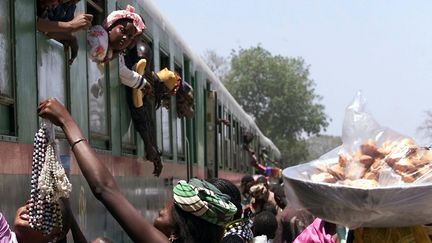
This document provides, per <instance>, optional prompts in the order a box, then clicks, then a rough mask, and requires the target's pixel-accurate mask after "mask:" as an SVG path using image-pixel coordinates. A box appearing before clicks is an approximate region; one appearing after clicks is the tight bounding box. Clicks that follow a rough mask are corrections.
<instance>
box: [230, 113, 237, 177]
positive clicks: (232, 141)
mask: <svg viewBox="0 0 432 243" xmlns="http://www.w3.org/2000/svg"><path fill="white" fill-rule="evenodd" d="M236 127H237V121H236V119H235V118H233V119H232V126H231V130H232V140H231V146H232V148H233V150H232V154H233V155H232V167H233V169H235V170H237V168H238V167H237V165H238V148H237V143H236V140H237V139H236V134H237V133H236Z"/></svg>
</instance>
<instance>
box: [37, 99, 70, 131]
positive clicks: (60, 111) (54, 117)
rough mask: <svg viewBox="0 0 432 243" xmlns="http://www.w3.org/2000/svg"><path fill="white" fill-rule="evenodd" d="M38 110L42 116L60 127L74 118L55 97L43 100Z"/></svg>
mask: <svg viewBox="0 0 432 243" xmlns="http://www.w3.org/2000/svg"><path fill="white" fill-rule="evenodd" d="M37 112H38V115H39V116H40V117H42V118H45V119H48V120H50V121H51V122H52V123H53V124H55V125H57V126H59V127H63V125H64V124H65V122H66V121H67V120H70V119H72V117H71V115H70V114H69V112H68V111H67V110H66V108H65V107H64V106H63V105H62V104H61V103H60V102H59V101H58V100H57V99H55V98H48V99H46V100H44V101H42V102H41V103H40V104H39V106H38V109H37Z"/></svg>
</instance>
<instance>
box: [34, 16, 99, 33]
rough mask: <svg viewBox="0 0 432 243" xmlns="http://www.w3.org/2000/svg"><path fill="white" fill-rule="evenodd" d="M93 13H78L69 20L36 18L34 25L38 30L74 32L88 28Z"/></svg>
mask: <svg viewBox="0 0 432 243" xmlns="http://www.w3.org/2000/svg"><path fill="white" fill-rule="evenodd" d="M92 20H93V15H91V14H80V15H78V16H76V17H75V18H74V19H73V20H71V21H69V22H61V21H51V20H49V19H44V18H38V20H37V23H36V27H37V30H38V31H40V32H46V33H53V32H75V31H79V30H82V29H88V28H89V27H90V26H91V22H92Z"/></svg>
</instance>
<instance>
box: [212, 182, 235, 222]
mask: <svg viewBox="0 0 432 243" xmlns="http://www.w3.org/2000/svg"><path fill="white" fill-rule="evenodd" d="M207 181H208V182H210V183H211V184H213V186H215V187H216V188H217V189H219V191H221V192H222V193H224V194H226V195H228V196H229V197H230V201H231V202H232V203H233V204H234V205H235V206H236V207H237V212H236V213H235V215H234V217H233V220H236V219H239V218H241V215H242V211H243V210H242V205H241V194H240V190H239V189H238V188H237V187H236V185H234V184H233V183H232V182H231V181H229V180H225V179H221V178H211V179H207Z"/></svg>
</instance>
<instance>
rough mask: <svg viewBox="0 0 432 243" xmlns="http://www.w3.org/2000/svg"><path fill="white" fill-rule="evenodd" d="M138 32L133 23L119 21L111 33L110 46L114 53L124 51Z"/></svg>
mask: <svg viewBox="0 0 432 243" xmlns="http://www.w3.org/2000/svg"><path fill="white" fill-rule="evenodd" d="M136 34H137V30H136V28H135V26H134V25H133V24H132V22H131V21H128V20H119V21H117V22H116V23H114V27H113V28H111V30H110V31H109V45H110V48H111V49H112V50H114V51H123V50H124V49H126V48H127V47H128V46H129V45H130V44H131V43H132V42H133V41H134V38H135V36H136Z"/></svg>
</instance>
